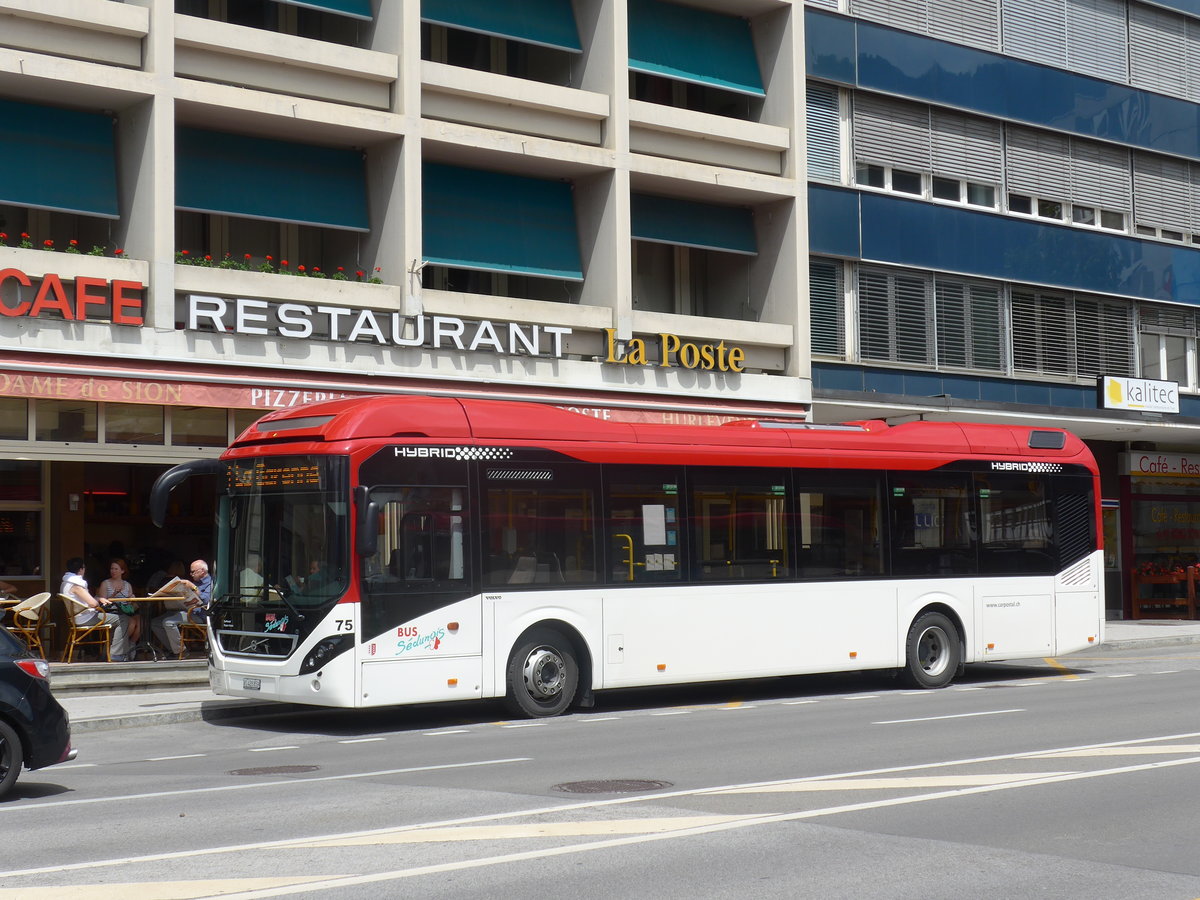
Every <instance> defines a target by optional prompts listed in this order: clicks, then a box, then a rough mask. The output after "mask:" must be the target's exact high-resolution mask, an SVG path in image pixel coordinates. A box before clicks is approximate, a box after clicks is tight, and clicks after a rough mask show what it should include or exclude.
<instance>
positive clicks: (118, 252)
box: [113, 247, 125, 256]
mask: <svg viewBox="0 0 1200 900" xmlns="http://www.w3.org/2000/svg"><path fill="white" fill-rule="evenodd" d="M124 255H125V251H124V250H123V249H122V248H120V247H118V248H117V249H116V250H114V251H113V256H124Z"/></svg>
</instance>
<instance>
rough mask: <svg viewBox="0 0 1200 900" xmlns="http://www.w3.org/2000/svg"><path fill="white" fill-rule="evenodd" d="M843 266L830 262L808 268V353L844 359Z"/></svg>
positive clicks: (814, 261) (815, 262)
mask: <svg viewBox="0 0 1200 900" xmlns="http://www.w3.org/2000/svg"><path fill="white" fill-rule="evenodd" d="M842 270H843V265H842V263H840V262H836V261H834V260H830V259H814V260H811V261H810V262H809V264H808V297H809V300H808V309H809V313H808V317H809V323H810V328H811V331H812V352H813V353H814V354H816V355H819V356H832V357H834V358H836V359H845V358H846V312H845V301H844V298H843V296H842V295H843V286H842V285H843V275H842Z"/></svg>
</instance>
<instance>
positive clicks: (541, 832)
mask: <svg viewBox="0 0 1200 900" xmlns="http://www.w3.org/2000/svg"><path fill="white" fill-rule="evenodd" d="M749 818H754V815H739V816H716V815H714V816H666V817H661V818H654V819H605V820H597V821H589V822H522V823H519V824H516V825H459V826H457V827H453V828H418V829H417V830H415V831H394V832H392V833H391V834H373V835H364V836H361V837H348V838H334V839H332V840H328V841H312V842H310V843H307V844H295V845H293V846H295V847H298V848H314V847H365V846H373V845H377V844H432V843H449V842H454V841H503V840H514V839H519V838H539V837H564V836H565V837H582V836H584V835H605V834H661V833H663V832H667V831H680V830H682V829H684V828H699V827H702V826H706V825H717V824H721V823H723V822H734V821H737V820H738V819H749Z"/></svg>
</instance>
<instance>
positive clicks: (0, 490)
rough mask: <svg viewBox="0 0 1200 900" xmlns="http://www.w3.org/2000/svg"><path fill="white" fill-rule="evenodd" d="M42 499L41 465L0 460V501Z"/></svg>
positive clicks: (33, 462) (32, 462)
mask: <svg viewBox="0 0 1200 900" xmlns="http://www.w3.org/2000/svg"><path fill="white" fill-rule="evenodd" d="M40 499H42V464H41V463H39V462H35V461H32V460H27V459H0V500H33V501H37V500H40Z"/></svg>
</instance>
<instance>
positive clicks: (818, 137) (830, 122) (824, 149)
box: [807, 84, 842, 182]
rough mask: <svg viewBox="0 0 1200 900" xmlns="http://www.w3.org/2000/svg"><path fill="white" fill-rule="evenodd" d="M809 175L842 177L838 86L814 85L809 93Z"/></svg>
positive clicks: (815, 176) (840, 178) (836, 180)
mask: <svg viewBox="0 0 1200 900" xmlns="http://www.w3.org/2000/svg"><path fill="white" fill-rule="evenodd" d="M807 126H808V177H809V178H816V179H820V180H822V181H835V182H840V181H841V180H842V164H841V139H840V132H841V115H840V110H839V104H838V90H837V88H833V87H829V86H828V85H824V84H810V85H809V86H808V92H807Z"/></svg>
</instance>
